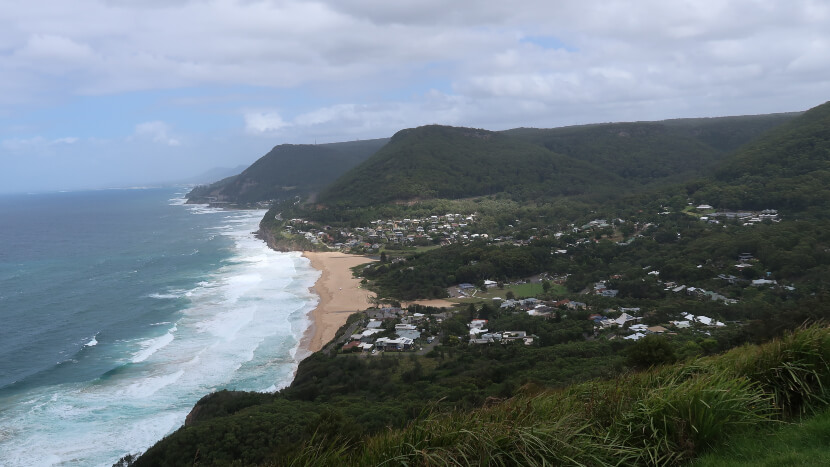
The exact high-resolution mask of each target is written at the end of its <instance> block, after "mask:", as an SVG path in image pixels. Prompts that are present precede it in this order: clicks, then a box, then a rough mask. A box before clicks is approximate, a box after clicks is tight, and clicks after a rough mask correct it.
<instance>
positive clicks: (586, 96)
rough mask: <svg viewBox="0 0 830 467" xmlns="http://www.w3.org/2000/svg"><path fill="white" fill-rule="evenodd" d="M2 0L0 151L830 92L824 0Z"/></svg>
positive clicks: (342, 134)
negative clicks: (71, 140)
mask: <svg viewBox="0 0 830 467" xmlns="http://www.w3.org/2000/svg"><path fill="white" fill-rule="evenodd" d="M0 5H2V6H3V8H0V128H3V127H5V128H8V127H10V126H11V125H12V124H18V123H20V124H25V125H27V130H26V131H25V132H23V131H5V132H3V133H2V137H3V138H6V140H4V142H3V148H4V149H6V150H7V151H8V147H10V146H14V147H24V146H26V144H30V145H31V144H33V143H34V142H30V143H26V142H25V141H24V140H25V139H26V138H25V137H24V138H20V139H19V140H16V139H15V138H12V137H11V136H26V135H27V134H40V135H43V140H42V141H40V145H41V146H43V147H47V148H48V147H52V148H53V149H54V150H56V151H57V149H58V148H59V147H63V148H64V149H65V150H66V151H67V152H68V151H69V150H70V149H72V150H75V151H76V152H78V153H80V150H79V148H78V146H81V145H79V144H77V143H76V144H75V145H69V144H67V143H68V141H66V142H63V143H61V144H64V146H60V145H59V144H52V142H53V141H56V140H59V139H61V137H63V136H64V135H67V134H70V135H75V134H77V135H83V137H84V139H83V140H81V141H78V143H89V142H90V141H91V138H92V137H98V138H103V139H108V140H121V141H123V136H124V134H125V133H128V132H130V130H131V129H132V130H134V131H133V133H132V135H131V136H130V138H131V139H132V140H133V141H139V140H144V141H149V142H155V143H157V144H158V145H164V146H165V148H164V149H165V152H167V153H169V154H172V153H173V152H175V150H176V148H177V147H178V148H181V147H182V146H185V145H184V144H182V142H183V137H182V136H181V135H179V134H176V133H175V132H174V131H173V126H171V125H173V124H175V127H176V128H181V127H187V128H188V135H187V145H186V146H187V148H188V149H190V150H192V148H195V147H203V146H199V145H200V144H203V145H204V146H209V144H207V143H205V141H210V140H211V139H213V138H217V137H220V136H221V137H222V138H225V139H227V140H228V141H234V144H239V145H248V146H246V147H250V148H259V147H260V146H263V147H268V145H269V144H270V143H271V142H272V141H273V140H279V141H286V140H290V141H291V142H311V141H313V140H315V139H316V140H318V141H342V140H346V139H349V138H367V137H383V136H389V135H391V134H393V133H394V132H395V131H397V130H399V129H402V128H408V127H413V126H418V125H423V124H428V123H441V124H452V125H461V126H475V127H483V128H491V129H504V128H510V127H517V126H536V127H544V126H559V125H569V124H579V123H592V122H602V121H621V120H648V119H663V118H673V117H693V116H718V115H735V114H747V113H767V112H781V111H791V110H801V109H806V108H808V107H811V106H814V105H816V104H819V103H821V102H822V101H824V100H827V98H828V97H827V96H828V95H830V80H828V79H827V76H830V60H827V59H826V57H827V56H828V53H830V3H828V2H822V1H819V0H792V1H788V2H780V1H779V2H775V1H763V0H730V1H728V2H715V1H711V0H685V1H683V2H665V1H663V0H641V1H637V2H631V1H630V0H583V1H580V2H552V1H549V0H520V1H519V2H481V1H474V0H455V1H452V2H446V1H442V0H399V1H392V2H390V1H388V0H318V1H315V2H307V1H300V0H255V1H249V0H244V1H242V0H203V1H197V0H176V1H162V0H149V1H139V0H76V1H73V2H66V1H58V0H43V1H41V2H11V1H10V0H0ZM113 97H114V99H112V100H109V101H108V100H107V99H108V98H113ZM145 98H146V99H145ZM85 100H89V101H92V102H94V103H95V104H96V105H94V106H84V105H81V104H79V102H81V103H84V101H85ZM136 102H139V104H135V103H136ZM122 104H124V105H122ZM61 106H63V107H61ZM88 107H89V108H91V109H93V110H90V111H89V112H88V113H84V114H83V115H79V113H78V112H77V110H78V109H87V108H88ZM240 109H243V110H241V111H240ZM67 115H72V117H71V118H73V121H72V122H71V123H66V122H64V121H63V120H61V119H65V118H67ZM103 118H106V119H107V121H106V124H100V122H99V121H96V119H103ZM142 121H143V122H145V123H142V124H140V125H137V126H135V125H134V123H135V122H142ZM185 122H186V123H185ZM107 132H109V133H107ZM24 133H25V134H24ZM50 144H52V146H50ZM177 145H180V146H177ZM89 146H90V147H92V145H89ZM136 146H138V145H136ZM139 149H140V148H139ZM157 149H161V148H157ZM101 151H103V150H101ZM141 152H142V151H139V150H138V149H136V151H135V153H136V154H139V153H141ZM185 152H186V151H181V150H180V151H179V154H184V153H185ZM224 152H226V153H233V152H237V153H238V152H239V151H224ZM124 157H126V156H124ZM136 157H140V156H136ZM181 157H182V158H184V156H183V155H181ZM217 157H218V156H217ZM252 157H253V156H252ZM228 163H233V162H228Z"/></svg>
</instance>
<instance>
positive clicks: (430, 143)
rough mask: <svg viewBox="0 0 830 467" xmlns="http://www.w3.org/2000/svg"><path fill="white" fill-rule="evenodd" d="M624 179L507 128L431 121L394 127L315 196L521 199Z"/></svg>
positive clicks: (360, 201)
mask: <svg viewBox="0 0 830 467" xmlns="http://www.w3.org/2000/svg"><path fill="white" fill-rule="evenodd" d="M625 184H626V182H625V180H623V179H622V178H621V177H619V176H617V175H615V174H614V173H613V172H611V171H608V170H605V169H604V168H602V167H597V166H593V165H591V164H588V163H585V162H582V161H579V160H577V159H574V158H571V157H567V156H562V155H559V154H555V153H552V152H550V151H548V150H547V149H545V148H543V147H540V146H538V145H535V144H531V143H528V142H525V141H522V140H520V139H517V138H513V137H511V136H510V135H507V134H503V133H497V132H492V131H487V130H479V129H472V128H455V127H446V126H438V125H430V126H424V127H419V128H413V129H408V130H402V131H399V132H398V133H396V134H395V136H393V137H392V139H391V140H390V141H389V144H387V145H386V146H384V147H383V148H382V149H381V150H379V151H378V152H377V153H375V155H373V156H372V157H370V158H369V159H367V160H366V161H365V162H363V163H362V164H360V165H358V166H357V167H355V168H354V169H352V170H351V171H349V172H348V173H346V174H345V175H344V176H343V177H341V178H339V179H338V180H337V181H336V182H335V183H333V184H332V185H331V186H330V187H328V188H327V189H326V190H325V191H324V192H323V193H322V194H321V195H320V201H321V202H323V203H328V204H341V205H350V206H366V205H371V204H377V203H386V202H399V201H413V200H423V199H431V198H450V199H458V198H465V197H471V196H481V195H491V194H496V193H509V194H510V195H512V196H513V197H514V198H517V199H525V200H526V199H536V198H539V197H544V196H556V195H578V194H585V193H588V192H590V191H591V190H599V189H602V187H603V186H624V185H625Z"/></svg>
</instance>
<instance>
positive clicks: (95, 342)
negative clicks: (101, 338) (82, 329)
mask: <svg viewBox="0 0 830 467" xmlns="http://www.w3.org/2000/svg"><path fill="white" fill-rule="evenodd" d="M97 337H98V334H95V335H94V336H92V339H90V340H89V342H87V343H86V344H84V347H95V346H96V345H98V339H97Z"/></svg>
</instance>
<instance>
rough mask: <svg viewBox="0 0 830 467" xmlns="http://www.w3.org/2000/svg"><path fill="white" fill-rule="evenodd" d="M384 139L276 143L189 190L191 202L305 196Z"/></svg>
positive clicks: (242, 201)
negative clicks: (238, 169)
mask: <svg viewBox="0 0 830 467" xmlns="http://www.w3.org/2000/svg"><path fill="white" fill-rule="evenodd" d="M386 141H388V140H387V139H373V140H365V141H353V142H346V143H332V144H319V145H317V144H283V145H279V146H276V147H275V148H274V149H272V150H271V151H270V152H269V153H268V154H266V155H264V156H262V157H261V158H260V159H259V160H257V161H256V162H254V163H253V164H252V165H251V166H250V167H248V168H247V169H245V170H244V171H243V172H242V173H240V174H239V175H237V176H234V177H229V178H226V179H223V180H221V181H219V182H216V183H213V184H211V185H207V186H199V187H196V188H194V189H193V190H192V191H191V192H190V193H188V195H187V198H188V200H189V201H190V202H199V203H204V202H210V201H220V202H231V203H239V204H251V203H256V202H258V201H266V200H271V199H285V198H289V197H293V196H298V195H300V196H307V195H309V194H311V193H314V192H317V191H318V190H320V189H322V188H323V187H325V186H326V185H327V184H329V183H331V182H332V181H334V180H335V179H336V178H337V177H339V176H340V175H342V174H343V173H345V172H346V171H347V170H349V169H350V168H352V167H354V166H355V165H357V164H359V163H360V162H361V161H363V160H365V159H366V158H367V157H369V156H371V155H372V154H373V153H374V152H375V151H377V150H378V149H379V148H380V147H381V146H383V145H384V144H385V143H386Z"/></svg>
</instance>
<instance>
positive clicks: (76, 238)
mask: <svg viewBox="0 0 830 467" xmlns="http://www.w3.org/2000/svg"><path fill="white" fill-rule="evenodd" d="M183 195H184V190H183V189H178V190H175V189H170V188H166V189H133V190H103V191H90V192H69V193H50V194H32V195H3V196H0V465H2V466H50V465H56V466H64V465H66V466H70V465H73V466H74V465H83V466H89V465H91V466H96V465H107V466H108V465H112V464H113V463H114V462H116V461H118V459H119V458H121V457H122V456H124V455H126V454H136V453H140V452H142V451H144V450H146V449H147V448H148V447H150V446H152V445H153V444H154V443H155V442H156V441H158V440H160V439H161V438H162V437H164V436H165V435H167V434H169V433H171V432H172V431H174V430H175V429H177V428H178V427H180V426H181V425H182V424H183V423H184V420H185V417H186V416H187V414H188V413H189V411H190V409H191V408H192V407H193V405H194V404H195V403H196V401H198V400H199V399H200V398H201V397H202V396H204V395H206V394H208V393H210V392H212V391H217V390H221V389H232V390H245V391H276V390H278V389H280V388H282V387H284V386H286V385H288V384H290V382H291V380H292V378H293V375H294V371H295V370H296V367H297V363H298V358H299V357H300V355H298V353H299V352H300V351H299V347H298V345H299V341H300V339H301V337H302V335H303V333H304V332H305V330H306V329H307V328H308V326H309V321H308V312H309V311H310V310H311V309H313V308H314V306H315V305H316V304H317V297H316V296H315V295H314V294H312V293H311V292H309V290H308V288H309V287H310V286H312V285H313V284H314V282H315V280H316V279H317V278H318V277H319V272H317V271H315V270H314V269H312V268H311V266H310V264H309V262H308V261H307V260H306V259H305V258H302V257H301V256H300V255H299V254H298V253H277V252H275V251H272V250H270V249H269V248H267V246H266V245H265V243H264V242H262V241H261V240H258V239H256V238H255V237H254V236H253V235H252V232H253V231H254V230H256V229H257V226H258V223H259V221H260V219H261V218H262V216H263V215H264V211H223V210H218V209H212V208H209V207H207V206H203V205H186V204H184V200H183V198H182V197H183Z"/></svg>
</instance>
